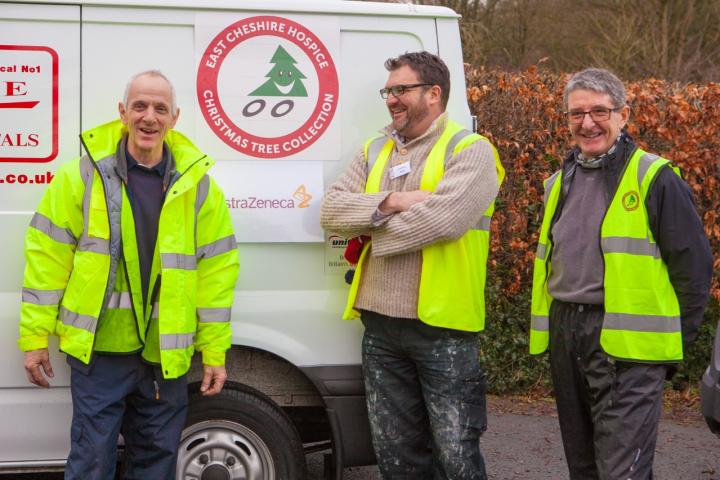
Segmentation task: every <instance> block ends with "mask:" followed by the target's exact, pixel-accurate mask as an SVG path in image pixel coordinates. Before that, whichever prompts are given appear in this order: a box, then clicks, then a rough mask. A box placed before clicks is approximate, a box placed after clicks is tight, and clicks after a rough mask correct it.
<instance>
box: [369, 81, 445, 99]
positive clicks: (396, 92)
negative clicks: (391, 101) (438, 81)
mask: <svg viewBox="0 0 720 480" xmlns="http://www.w3.org/2000/svg"><path fill="white" fill-rule="evenodd" d="M432 86H433V84H432V83H413V84H412V85H393V86H392V87H387V88H381V89H380V96H381V97H382V98H383V100H385V99H387V98H388V95H390V94H391V93H392V95H393V97H401V96H402V95H403V94H404V93H405V90H409V89H411V88H417V87H432Z"/></svg>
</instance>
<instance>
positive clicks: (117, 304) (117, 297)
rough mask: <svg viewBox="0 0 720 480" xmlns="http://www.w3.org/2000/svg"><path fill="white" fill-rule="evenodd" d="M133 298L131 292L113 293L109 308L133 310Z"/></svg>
mask: <svg viewBox="0 0 720 480" xmlns="http://www.w3.org/2000/svg"><path fill="white" fill-rule="evenodd" d="M132 306H133V305H132V297H131V296H130V292H112V295H110V300H108V304H107V308H124V309H127V310H129V309H132Z"/></svg>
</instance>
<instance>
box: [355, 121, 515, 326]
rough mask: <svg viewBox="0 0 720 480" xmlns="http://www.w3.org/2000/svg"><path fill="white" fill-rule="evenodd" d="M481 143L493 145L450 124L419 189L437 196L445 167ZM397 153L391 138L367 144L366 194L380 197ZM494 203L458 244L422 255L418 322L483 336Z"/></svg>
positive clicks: (497, 165) (447, 244)
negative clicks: (383, 180)
mask: <svg viewBox="0 0 720 480" xmlns="http://www.w3.org/2000/svg"><path fill="white" fill-rule="evenodd" d="M476 141H484V142H488V144H490V142H489V141H488V140H487V139H486V138H485V137H482V136H480V135H477V134H475V133H471V132H470V131H468V130H465V129H463V128H462V126H460V125H459V124H457V123H455V122H453V121H448V123H447V126H446V127H445V130H444V131H443V133H442V134H441V135H440V137H439V138H438V140H437V142H435V145H434V146H433V147H432V149H431V150H430V153H429V155H428V157H427V159H426V160H425V166H424V167H423V173H422V177H421V180H420V188H421V189H422V190H426V191H429V192H432V191H434V190H435V188H436V187H437V184H438V183H439V182H440V180H441V179H442V177H443V174H444V173H445V161H446V160H447V159H449V158H450V157H452V156H453V155H456V154H457V153H458V152H460V151H462V150H464V149H465V148H467V147H469V146H470V145H472V144H473V143H475V142H476ZM490 146H491V147H492V150H493V154H494V157H495V168H496V169H497V174H498V182H499V183H500V184H502V181H503V179H504V178H505V170H504V169H503V167H502V164H501V163H500V157H499V155H498V153H497V150H496V149H495V147H494V146H493V145H492V144H490ZM392 149H393V141H392V140H391V139H387V138H386V137H379V138H374V139H371V140H369V141H368V142H367V143H366V144H365V158H366V159H368V171H369V173H368V179H367V182H366V184H365V192H366V193H376V192H379V191H380V179H381V177H382V173H383V171H384V170H385V166H386V165H387V162H388V160H389V158H390V154H391V153H392ZM494 209H495V206H494V202H493V203H492V204H491V205H490V207H489V208H488V209H487V210H486V211H485V214H484V215H483V217H482V219H481V220H480V222H479V224H478V225H476V226H475V227H474V228H472V229H470V230H468V231H467V232H465V234H464V235H463V236H462V237H460V238H459V239H458V240H455V241H452V242H441V243H436V244H433V245H430V246H427V247H425V248H423V249H422V270H421V274H420V289H419V293H418V317H419V319H420V320H421V321H423V322H424V323H427V324H428V325H433V326H436V327H444V328H451V329H455V330H464V331H469V332H478V331H480V330H482V329H483V328H484V327H485V277H486V269H487V256H488V251H489V249H490V220H491V218H492V214H493V212H494ZM371 244H372V239H371V240H370V242H367V243H366V244H365V245H364V246H363V250H362V253H361V254H360V260H359V261H358V266H357V269H356V271H355V276H354V277H353V282H352V284H351V285H350V293H349V295H348V302H347V306H346V309H345V313H344V315H343V318H344V319H346V320H347V319H351V318H357V317H359V316H360V313H359V312H358V311H357V310H356V309H355V308H354V306H355V298H356V297H357V291H358V287H359V285H360V276H361V275H362V265H363V262H364V261H365V257H366V255H367V252H368V249H369V248H370V245H371Z"/></svg>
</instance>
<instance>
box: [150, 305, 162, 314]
mask: <svg viewBox="0 0 720 480" xmlns="http://www.w3.org/2000/svg"><path fill="white" fill-rule="evenodd" d="M159 317H160V307H159V306H158V303H157V302H155V303H153V306H152V311H151V312H150V318H159Z"/></svg>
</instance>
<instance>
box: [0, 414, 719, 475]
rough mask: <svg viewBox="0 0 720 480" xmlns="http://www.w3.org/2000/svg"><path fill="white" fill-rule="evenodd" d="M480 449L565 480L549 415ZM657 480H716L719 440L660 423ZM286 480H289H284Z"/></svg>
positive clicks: (497, 464) (499, 426)
mask: <svg viewBox="0 0 720 480" xmlns="http://www.w3.org/2000/svg"><path fill="white" fill-rule="evenodd" d="M488 423H489V429H488V431H487V432H486V433H485V435H484V436H483V438H482V441H481V445H482V450H483V454H484V455H485V460H486V462H487V468H488V474H489V479H490V480H567V478H568V474H567V469H566V467H565V457H564V454H563V451H562V445H561V443H560V431H559V428H558V424H557V418H554V417H553V416H551V415H517V414H511V413H493V412H492V411H491V412H490V413H489V415H488ZM308 473H309V475H308V480H323V479H324V477H323V472H322V456H321V455H319V454H318V455H312V456H310V457H308ZM344 473H345V477H344V478H345V480H380V474H379V473H378V471H377V468H376V467H362V468H347V469H345V472H344ZM61 478H62V475H61V474H54V475H49V474H45V475H31V476H28V475H22V476H18V475H12V476H10V475H0V480H11V479H12V480H59V479H61ZM655 479H656V480H720V439H718V438H717V437H715V436H714V435H713V434H711V433H710V431H709V430H708V429H707V427H706V426H705V425H704V424H703V423H693V424H690V425H681V424H678V423H673V422H670V421H665V420H664V421H662V422H661V423H660V433H659V435H658V448H657V452H656V455H655ZM288 480H291V479H288Z"/></svg>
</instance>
